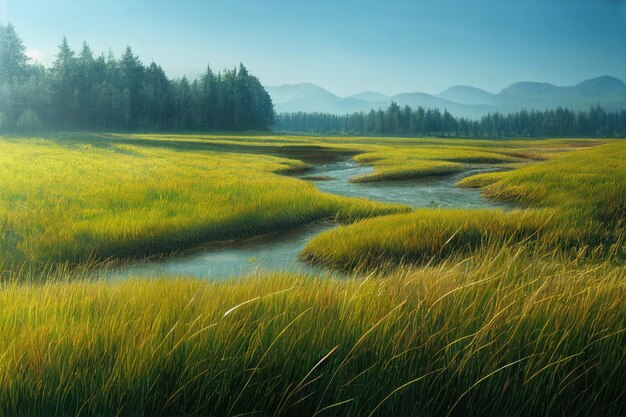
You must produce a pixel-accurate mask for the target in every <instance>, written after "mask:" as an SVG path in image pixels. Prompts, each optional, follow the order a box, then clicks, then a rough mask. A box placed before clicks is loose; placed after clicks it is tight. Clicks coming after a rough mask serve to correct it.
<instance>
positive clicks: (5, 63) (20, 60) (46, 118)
mask: <svg viewBox="0 0 626 417" xmlns="http://www.w3.org/2000/svg"><path fill="white" fill-rule="evenodd" d="M25 51H26V49H25V47H24V45H23V43H22V41H21V39H20V37H19V36H18V35H17V33H16V31H15V29H14V28H13V26H12V25H10V24H8V25H6V26H4V25H2V24H0V130H3V131H13V130H33V129H61V130H74V129H89V130H121V131H138V130H151V131H159V130H176V131H194V130H196V131H197V130H266V129H269V128H270V127H271V126H272V124H273V123H274V106H273V104H272V100H271V98H270V96H269V94H268V93H267V92H266V91H265V89H264V88H263V86H262V85H261V83H260V82H259V80H258V79H257V78H256V77H255V76H253V75H251V74H250V73H249V72H248V70H247V69H246V67H245V66H244V65H243V64H241V65H240V66H239V68H233V69H227V70H224V71H220V72H217V73H214V72H213V71H212V70H211V68H210V67H208V66H207V69H206V72H205V73H204V74H202V75H201V76H200V77H198V78H197V79H194V80H189V79H187V78H186V77H182V78H176V79H170V78H168V77H167V75H166V74H165V72H164V71H163V68H161V66H159V65H158V64H156V63H154V62H152V63H150V65H147V66H146V65H145V64H144V63H142V62H141V60H140V59H139V57H138V56H136V55H135V54H134V52H133V50H132V48H131V47H130V46H129V47H127V48H126V51H125V52H124V54H123V55H122V56H121V57H120V58H119V59H117V58H116V57H114V56H113V54H112V53H110V52H109V54H108V55H106V56H105V55H104V54H102V55H100V56H97V57H96V56H94V54H93V51H92V50H91V48H90V47H89V45H88V44H87V43H83V45H82V48H81V49H80V51H79V52H78V53H76V52H75V51H73V50H72V49H71V47H70V46H69V43H68V41H67V39H66V38H63V40H62V41H61V44H60V46H59V49H58V52H57V54H56V56H55V58H56V59H55V60H54V62H53V64H52V66H51V68H44V67H43V66H41V65H39V64H37V63H32V64H31V63H29V59H28V57H27V56H26V54H25Z"/></svg>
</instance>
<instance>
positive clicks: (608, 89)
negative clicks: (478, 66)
mask: <svg viewBox="0 0 626 417" xmlns="http://www.w3.org/2000/svg"><path fill="white" fill-rule="evenodd" d="M266 88H267V91H268V93H269V94H270V95H271V96H272V99H273V101H274V104H275V106H276V111H277V112H279V113H281V112H297V111H303V112H324V113H332V114H345V113H353V112H355V111H369V110H370V109H379V108H386V107H387V106H388V105H389V104H390V103H391V101H392V100H393V101H395V102H396V103H397V104H398V105H400V106H411V107H412V108H417V107H420V106H421V107H424V108H433V109H434V108H438V109H440V110H442V111H443V110H444V109H447V110H448V111H449V112H450V113H452V114H454V115H455V116H464V117H469V118H480V117H482V116H484V115H485V114H487V113H493V112H496V111H498V112H502V113H509V112H514V111H517V110H520V109H522V108H525V109H536V110H543V109H546V108H554V107H558V106H562V107H569V108H571V109H573V110H587V109H589V107H591V106H593V105H595V104H600V105H601V106H603V107H604V108H606V109H607V110H619V109H625V108H626V84H624V83H623V82H622V81H621V80H619V79H617V78H615V77H611V76H608V75H603V76H601V77H597V78H593V79H590V80H587V81H583V82H582V83H580V84H578V85H575V86H570V87H559V86H555V85H553V84H549V83H541V82H519V83H514V84H511V85H510V86H509V87H507V88H505V89H504V90H502V91H501V92H500V93H499V94H491V93H489V92H488V91H485V90H482V89H480V88H476V87H471V86H465V85H456V86H454V87H451V88H449V89H447V90H445V91H443V92H442V93H440V94H438V95H436V96H435V95H430V94H426V93H420V92H414V93H401V94H398V95H395V96H393V97H388V96H386V95H384V94H381V93H377V92H374V91H365V92H363V93H360V94H356V95H354V96H351V97H347V98H342V97H338V96H336V95H335V94H333V93H331V92H330V91H328V90H326V89H324V88H322V87H320V86H317V85H315V84H311V83H302V84H291V85H282V86H276V87H266Z"/></svg>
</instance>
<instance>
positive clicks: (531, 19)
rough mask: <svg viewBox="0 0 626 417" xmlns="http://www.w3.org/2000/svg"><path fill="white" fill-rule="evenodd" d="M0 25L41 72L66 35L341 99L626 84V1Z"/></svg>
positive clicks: (106, 14)
mask: <svg viewBox="0 0 626 417" xmlns="http://www.w3.org/2000/svg"><path fill="white" fill-rule="evenodd" d="M0 20H1V21H3V22H7V21H11V22H12V23H13V24H14V25H15V26H16V28H17V30H18V32H19V33H20V34H21V36H22V38H23V39H24V41H25V43H26V45H27V47H28V48H29V53H30V54H31V55H33V56H36V57H37V58H38V59H39V60H40V62H42V63H44V64H45V65H48V64H49V63H50V62H51V61H52V60H53V59H54V54H55V53H56V49H57V45H58V44H59V42H60V40H61V37H62V36H63V35H66V36H67V37H68V40H69V41H70V44H71V45H72V46H73V47H75V48H79V47H80V44H81V43H82V41H83V40H86V41H87V42H88V43H89V44H90V45H91V46H92V48H93V49H94V50H95V51H97V52H102V51H108V50H109V48H111V49H112V50H113V52H114V53H115V54H116V55H118V56H119V54H120V53H121V52H122V51H123V49H124V48H125V46H126V45H127V44H130V45H131V46H132V47H133V49H134V50H135V53H136V54H138V55H139V56H140V57H141V59H142V60H143V61H144V62H147V63H149V62H151V61H152V60H154V61H155V62H157V63H159V64H161V65H162V66H163V67H164V68H165V70H166V71H167V72H168V74H170V75H171V76H181V75H188V76H192V77H193V76H195V75H197V74H198V73H200V72H202V71H203V70H204V68H205V67H206V64H207V63H210V64H211V66H212V67H213V68H214V69H221V68H225V67H232V66H234V65H237V64H238V63H239V62H244V63H245V64H246V66H247V67H248V68H249V70H250V71H251V72H252V73H254V74H255V75H257V76H258V77H259V78H260V79H261V82H263V83H264V84H266V85H278V84H288V83H298V82H312V83H316V84H319V85H321V86H323V87H325V88H327V89H329V90H331V91H333V92H335V93H337V94H339V95H344V96H345V95H351V94H354V93H358V92H361V91H364V90H375V91H380V92H383V93H387V94H394V93H399V92H412V91H424V92H429V93H437V92H440V91H442V90H444V89H445V88H447V87H450V86H452V85H456V84H466V85H473V86H476V87H481V88H484V89H486V90H489V91H492V92H497V91H499V90H500V89H502V88H504V87H506V86H507V85H509V84H510V83H512V82H516V81H546V82H551V83H555V84H558V85H571V84H576V83H578V82H580V81H582V80H584V79H587V78H591V77H596V76H599V75H604V74H609V75H613V76H616V77H618V78H620V79H622V80H626V1H624V0H398V1H393V0H387V1H382V0H376V1H374V0H360V1H357V0H343V1H342V0H316V1H310V0H309V1H299V0H257V1H253V0H213V1H211V0H207V1H201V0H167V1H166V0H0Z"/></svg>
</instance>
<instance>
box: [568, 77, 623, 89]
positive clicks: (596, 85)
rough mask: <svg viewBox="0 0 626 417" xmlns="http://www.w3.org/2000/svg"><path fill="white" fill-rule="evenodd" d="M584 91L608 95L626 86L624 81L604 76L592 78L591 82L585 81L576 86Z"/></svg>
mask: <svg viewBox="0 0 626 417" xmlns="http://www.w3.org/2000/svg"><path fill="white" fill-rule="evenodd" d="M576 87H577V88H580V89H582V90H584V91H585V92H587V93H589V92H597V93H600V92H601V93H608V92H611V91H612V90H613V91H614V90H620V89H624V88H626V84H624V82H623V81H622V80H619V79H617V78H615V77H612V76H610V75H602V76H600V77H597V78H592V79H590V80H586V81H583V82H582V83H580V84H578V85H577V86H576Z"/></svg>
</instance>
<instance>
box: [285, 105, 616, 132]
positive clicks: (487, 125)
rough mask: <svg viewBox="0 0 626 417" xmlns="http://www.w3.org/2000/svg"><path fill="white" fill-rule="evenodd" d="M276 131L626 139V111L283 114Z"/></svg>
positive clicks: (396, 108)
mask: <svg viewBox="0 0 626 417" xmlns="http://www.w3.org/2000/svg"><path fill="white" fill-rule="evenodd" d="M276 129H278V130H281V131H287V132H307V133H318V134H353V135H398V136H446V137H486V138H489V137H494V138H503V137H626V109H625V110H621V111H614V112H608V111H605V110H604V109H603V108H602V107H600V106H599V105H597V106H594V107H592V108H591V109H589V110H588V111H578V112H576V111H573V110H569V109H566V108H557V109H552V110H543V111H535V110H530V111H528V110H521V111H518V112H515V113H510V114H500V113H492V114H488V115H486V116H484V117H482V118H481V119H480V120H470V119H466V118H463V117H454V116H452V115H451V114H450V113H449V112H447V111H445V110H444V111H443V112H441V111H440V110H438V109H428V110H426V109H424V108H422V107H419V108H417V110H413V109H411V108H410V107H409V106H406V107H404V108H401V107H400V106H398V105H397V104H396V103H392V104H391V105H390V106H389V107H388V108H387V109H386V110H382V109H381V110H371V111H370V112H357V113H353V114H348V115H333V114H327V113H301V112H299V113H283V114H280V115H278V116H277V120H276Z"/></svg>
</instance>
